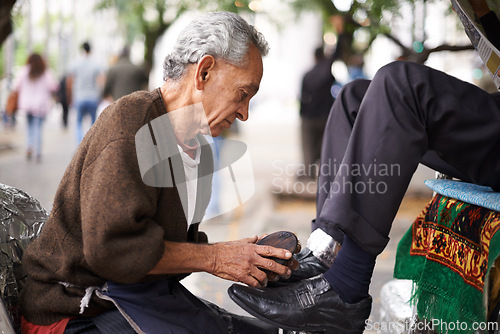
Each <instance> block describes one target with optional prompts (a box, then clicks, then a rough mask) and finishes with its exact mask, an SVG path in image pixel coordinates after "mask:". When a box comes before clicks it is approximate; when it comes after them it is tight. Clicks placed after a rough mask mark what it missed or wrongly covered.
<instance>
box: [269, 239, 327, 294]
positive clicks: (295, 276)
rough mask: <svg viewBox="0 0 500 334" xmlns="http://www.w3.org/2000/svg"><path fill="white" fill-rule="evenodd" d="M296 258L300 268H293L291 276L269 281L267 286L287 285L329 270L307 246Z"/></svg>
mask: <svg viewBox="0 0 500 334" xmlns="http://www.w3.org/2000/svg"><path fill="white" fill-rule="evenodd" d="M295 259H296V260H297V261H298V262H299V268H297V269H296V270H292V275H290V277H289V278H287V279H280V280H279V281H276V282H271V281H269V282H268V283H267V286H268V287H270V288H272V287H281V286H287V285H290V284H292V283H296V282H298V281H302V280H304V279H307V278H311V277H314V276H318V275H319V274H323V273H324V272H325V271H327V270H328V267H327V266H326V265H324V264H323V263H322V262H321V261H320V260H319V259H318V258H317V257H316V256H314V255H313V253H312V251H311V250H310V249H309V248H307V247H305V248H303V249H302V250H301V251H300V252H299V253H298V254H296V255H295Z"/></svg>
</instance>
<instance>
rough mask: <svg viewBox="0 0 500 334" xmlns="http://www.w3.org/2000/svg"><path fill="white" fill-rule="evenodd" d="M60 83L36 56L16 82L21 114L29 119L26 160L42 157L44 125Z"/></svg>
mask: <svg viewBox="0 0 500 334" xmlns="http://www.w3.org/2000/svg"><path fill="white" fill-rule="evenodd" d="M58 87H59V84H58V82H57V80H56V79H55V77H54V76H53V75H52V72H51V71H50V70H49V69H48V68H47V66H46V64H45V61H44V60H43V58H42V56H40V55H39V54H38V53H33V54H31V55H30V56H29V57H28V60H27V62H26V66H24V67H23V68H22V69H21V70H20V72H19V74H18V76H17V77H16V78H15V80H14V90H16V91H17V92H18V94H19V95H18V108H19V111H20V112H22V113H25V114H26V116H27V124H28V131H27V151H26V157H27V159H28V160H30V159H31V157H32V155H33V154H34V155H36V159H37V161H40V160H41V156H42V126H43V121H44V119H45V117H46V116H47V114H48V112H49V111H50V109H51V108H52V105H53V94H55V93H56V92H57V89H58Z"/></svg>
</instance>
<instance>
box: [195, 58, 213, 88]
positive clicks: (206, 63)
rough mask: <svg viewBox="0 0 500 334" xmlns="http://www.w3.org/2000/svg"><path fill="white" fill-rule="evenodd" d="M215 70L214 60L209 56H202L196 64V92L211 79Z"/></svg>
mask: <svg viewBox="0 0 500 334" xmlns="http://www.w3.org/2000/svg"><path fill="white" fill-rule="evenodd" d="M214 68H215V58H214V57H213V56H211V55H206V56H203V58H201V59H200V61H199V62H198V64H196V70H195V76H194V85H195V88H196V89H198V90H202V89H203V88H204V87H205V84H206V82H207V81H208V80H209V79H210V78H211V75H212V71H213V70H214Z"/></svg>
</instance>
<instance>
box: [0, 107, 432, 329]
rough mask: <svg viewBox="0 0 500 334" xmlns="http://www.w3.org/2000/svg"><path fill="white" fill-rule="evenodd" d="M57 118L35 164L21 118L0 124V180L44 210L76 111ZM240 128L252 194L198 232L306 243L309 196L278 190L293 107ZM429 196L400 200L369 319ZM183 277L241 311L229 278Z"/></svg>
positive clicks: (294, 148) (287, 170)
mask: <svg viewBox="0 0 500 334" xmlns="http://www.w3.org/2000/svg"><path fill="white" fill-rule="evenodd" d="M270 111H272V112H270ZM60 119H61V117H60V111H59V110H57V109H55V111H54V112H53V113H52V114H50V116H49V117H48V118H47V120H46V124H45V127H44V144H43V157H42V161H41V162H40V163H37V162H36V161H34V160H32V161H27V160H26V156H25V122H24V119H23V118H22V117H20V118H19V119H18V124H17V126H16V128H15V130H10V131H6V130H5V129H4V128H0V183H4V184H7V185H10V186H14V187H18V188H20V189H22V190H24V191H26V192H27V193H29V194H30V195H32V196H33V197H35V198H37V199H38V200H39V201H40V202H41V204H42V205H43V206H44V207H45V208H46V209H47V210H50V209H51V207H52V201H53V198H54V195H55V192H56V189H57V186H58V183H59V181H60V179H61V178H62V176H63V173H64V170H65V169H66V166H67V164H68V163H69V161H70V160H71V157H72V155H73V153H74V151H75V150H76V141H75V134H74V126H75V120H74V111H71V112H70V121H69V122H70V123H69V124H70V127H69V129H68V130H64V129H63V128H62V125H61V120H60ZM2 125H3V124H2ZM239 130H240V131H239V134H238V136H237V139H238V140H241V141H243V142H245V143H246V144H247V145H248V150H249V152H250V155H251V161H252V166H253V170H254V176H255V195H254V196H252V198H251V199H250V200H249V201H248V202H247V203H246V204H245V205H243V206H241V207H239V208H237V209H236V210H233V211H231V212H229V213H227V214H225V215H223V216H220V217H218V218H214V219H211V220H208V221H206V222H204V223H202V226H201V227H200V229H201V230H202V231H205V232H206V233H207V234H208V236H209V240H210V242H217V241H224V240H236V239H241V238H245V237H249V236H252V235H262V234H264V233H270V232H274V231H278V230H289V231H293V232H295V233H296V234H297V236H298V237H299V239H300V240H301V242H302V244H303V245H304V246H305V243H306V241H307V237H308V235H309V233H310V221H311V219H313V218H314V214H315V203H314V200H311V198H308V199H307V198H306V199H300V198H293V197H289V196H288V197H282V196H279V195H280V194H278V193H276V192H277V190H276V189H277V187H279V186H280V185H282V184H283V182H284V181H286V180H287V178H290V177H291V174H293V168H294V166H296V165H297V162H298V161H300V152H299V150H300V145H299V138H300V137H299V136H300V132H299V128H298V118H297V117H296V115H295V113H294V111H293V108H292V107H288V108H287V107H284V108H283V107H276V106H270V105H267V106H259V107H258V108H256V110H255V111H254V112H252V113H251V117H250V120H249V121H248V122H247V123H245V124H239ZM306 186H307V185H306ZM300 189H302V188H300ZM300 189H299V190H298V191H301V190H300ZM273 192H275V193H274V194H273ZM223 198H224V195H223V196H222V199H223ZM429 199H430V198H425V197H424V198H412V197H407V198H406V199H405V200H404V201H403V205H402V206H401V210H400V212H399V213H398V216H397V218H396V221H395V223H394V225H393V229H392V231H391V241H390V242H389V245H388V247H387V248H386V250H385V251H384V252H383V253H382V254H381V255H380V256H379V257H378V260H377V265H376V267H375V273H374V277H373V280H372V285H371V288H370V293H371V294H372V296H373V299H374V306H373V310H372V314H371V319H372V320H373V321H377V319H378V318H379V313H378V312H379V291H380V288H381V287H382V285H383V284H384V283H385V282H387V281H389V280H390V279H391V278H392V270H393V266H394V256H395V252H396V246H397V242H398V240H399V239H400V237H401V236H402V235H403V234H404V232H405V231H406V230H407V229H408V227H409V226H410V225H411V223H412V221H413V219H414V218H415V217H416V215H417V214H418V213H419V212H420V211H421V210H422V209H423V208H424V206H425V204H426V202H427V201H428V200H429ZM184 282H185V285H186V286H187V287H188V288H189V289H190V290H191V291H192V292H193V293H194V294H195V295H197V296H199V297H201V298H204V299H207V300H209V301H211V302H214V303H216V304H217V305H219V306H221V307H223V308H225V309H227V310H228V311H231V312H234V313H237V314H246V313H245V312H244V311H243V310H241V309H240V308H239V307H238V306H237V305H236V304H235V303H234V302H232V300H231V299H230V298H229V297H228V295H227V292H226V290H227V288H228V287H229V286H230V285H231V284H232V282H228V281H224V280H222V279H219V278H217V277H214V276H211V275H209V274H206V273H195V274H192V275H191V276H189V277H188V278H187V279H185V281H184ZM367 333H368V332H367Z"/></svg>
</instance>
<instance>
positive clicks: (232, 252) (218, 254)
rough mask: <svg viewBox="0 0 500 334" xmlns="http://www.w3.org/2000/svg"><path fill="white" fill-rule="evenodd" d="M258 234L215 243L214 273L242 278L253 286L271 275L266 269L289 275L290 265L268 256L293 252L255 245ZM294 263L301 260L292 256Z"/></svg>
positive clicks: (226, 277) (219, 275) (239, 279)
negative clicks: (282, 263) (279, 262)
mask: <svg viewBox="0 0 500 334" xmlns="http://www.w3.org/2000/svg"><path fill="white" fill-rule="evenodd" d="M258 239H259V238H258V237H257V236H254V237H251V238H245V239H241V240H237V241H229V242H219V243H216V244H213V247H214V257H215V258H214V261H213V263H214V265H213V268H212V270H211V271H209V272H210V273H211V274H213V275H215V276H218V277H220V278H224V279H227V280H231V281H235V282H241V283H244V284H247V285H249V286H253V287H265V286H266V285H267V282H268V276H267V274H266V273H265V272H264V270H266V271H269V272H272V273H275V274H276V275H278V276H282V277H289V276H290V275H291V273H292V272H291V267H288V266H285V265H281V264H278V263H277V262H275V261H273V260H272V259H270V258H269V257H276V258H280V259H285V260H288V259H291V258H292V254H291V253H290V252H289V251H287V250H285V249H280V248H275V247H271V246H264V245H256V244H255V243H256V242H257V240H258ZM290 262H292V263H293V264H292V265H293V266H294V267H296V266H297V265H298V262H297V261H296V260H295V259H293V261H290Z"/></svg>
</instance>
